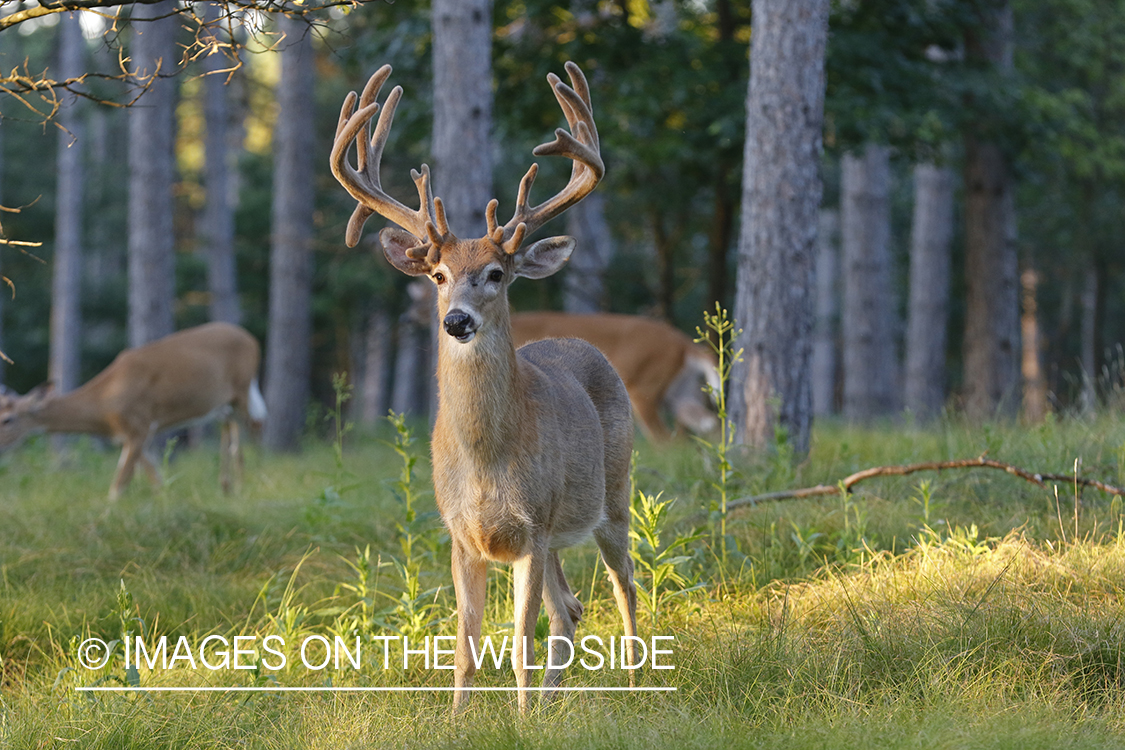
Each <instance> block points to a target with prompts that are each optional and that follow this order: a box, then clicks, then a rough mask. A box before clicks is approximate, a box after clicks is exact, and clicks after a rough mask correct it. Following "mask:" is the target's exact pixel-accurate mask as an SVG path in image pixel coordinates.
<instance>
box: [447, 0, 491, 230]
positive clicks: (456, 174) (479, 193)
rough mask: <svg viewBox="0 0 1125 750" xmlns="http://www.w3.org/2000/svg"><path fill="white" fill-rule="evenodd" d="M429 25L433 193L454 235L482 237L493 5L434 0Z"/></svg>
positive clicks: (486, 0)
mask: <svg viewBox="0 0 1125 750" xmlns="http://www.w3.org/2000/svg"><path fill="white" fill-rule="evenodd" d="M433 27H434V140H433V143H434V147H433V150H434V195H438V196H441V199H442V200H443V201H444V202H445V214H446V217H447V218H448V219H449V228H450V230H451V231H452V232H453V233H454V234H456V235H457V236H458V237H483V236H484V230H485V220H484V209H485V207H486V206H487V205H488V201H489V200H491V199H492V143H491V140H490V138H491V135H492V2H491V0H434V3H433ZM509 208H510V207H509ZM500 213H503V208H502V209H501V211H500Z"/></svg>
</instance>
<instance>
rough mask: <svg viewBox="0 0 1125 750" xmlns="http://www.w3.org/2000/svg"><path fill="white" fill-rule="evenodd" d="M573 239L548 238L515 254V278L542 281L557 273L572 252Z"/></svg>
mask: <svg viewBox="0 0 1125 750" xmlns="http://www.w3.org/2000/svg"><path fill="white" fill-rule="evenodd" d="M574 244H575V243H574V238H573V237H548V238H547V239H545V240H539V241H538V242H536V243H534V244H531V245H528V246H527V247H525V248H522V249H521V250H518V251H517V252H516V269H515V271H516V276H523V277H524V278H528V279H544V278H546V277H548V276H550V275H551V274H553V273H555V272H557V271H558V270H559V269H560V268H562V267H563V266H565V265H566V262H567V261H568V260H570V254H571V253H572V252H574Z"/></svg>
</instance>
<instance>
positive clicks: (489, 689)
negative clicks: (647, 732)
mask: <svg viewBox="0 0 1125 750" xmlns="http://www.w3.org/2000/svg"><path fill="white" fill-rule="evenodd" d="M75 690H77V691H78V692H80V693H204V692H223V693H444V692H452V691H454V690H465V691H468V692H474V693H489V692H491V693H546V692H559V693H611V692H621V693H674V692H676V690H678V688H674V687H525V688H521V687H470V688H456V687H300V686H292V687H285V686H281V685H278V686H276V687H250V686H241V687H240V686H230V687H222V686H220V687H79V688H75Z"/></svg>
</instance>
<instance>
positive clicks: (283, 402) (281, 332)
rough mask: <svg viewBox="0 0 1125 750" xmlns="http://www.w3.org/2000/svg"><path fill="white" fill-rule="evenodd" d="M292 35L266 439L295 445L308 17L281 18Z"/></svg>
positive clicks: (276, 190)
mask: <svg viewBox="0 0 1125 750" xmlns="http://www.w3.org/2000/svg"><path fill="white" fill-rule="evenodd" d="M278 26H279V27H280V29H281V31H282V32H283V33H284V34H285V39H284V41H283V42H282V52H281V81H280V83H279V84H278V90H277V100H278V109H279V111H278V118H277V127H276V128H275V130H274V176H273V218H272V227H273V231H272V237H271V247H270V311H269V340H268V342H267V347H266V392H265V397H266V408H267V409H268V410H269V417H268V419H267V420H266V427H265V430H264V432H263V434H262V442H263V443H264V444H265V445H266V446H267V447H269V448H273V449H275V450H292V449H294V448H296V446H297V439H298V437H299V436H300V434H301V430H302V429H303V428H304V426H305V408H306V404H307V402H308V398H309V376H310V371H311V360H310V357H311V354H310V344H309V338H310V334H311V328H312V312H311V304H310V298H311V296H312V290H311V286H312V260H313V259H312V234H313V157H314V155H315V154H316V153H317V152H316V149H315V143H314V138H313V135H314V124H315V123H314V108H313V100H314V91H313V84H314V80H315V67H314V60H313V48H312V35H311V34H310V33H309V30H308V28H307V27H306V25H305V23H304V22H303V21H301V20H300V19H289V18H281V19H279V21H278Z"/></svg>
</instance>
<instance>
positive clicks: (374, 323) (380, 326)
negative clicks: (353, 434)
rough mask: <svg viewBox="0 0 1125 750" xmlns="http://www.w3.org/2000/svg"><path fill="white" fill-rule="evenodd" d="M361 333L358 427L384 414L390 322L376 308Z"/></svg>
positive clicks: (380, 308)
mask: <svg viewBox="0 0 1125 750" xmlns="http://www.w3.org/2000/svg"><path fill="white" fill-rule="evenodd" d="M366 323H367V324H366V326H364V332H363V380H362V383H361V388H360V405H361V406H360V415H359V421H360V423H361V424H363V425H365V426H367V427H372V426H374V425H375V424H376V423H377V422H378V421H379V420H380V419H382V418H383V417H385V416H386V415H387V403H388V399H387V375H388V373H387V363H388V362H389V361H390V354H391V320H390V316H389V315H387V311H386V310H385V309H383V308H382V307H375V308H373V309H372V310H371V312H370V314H369V315H368V316H367V321H366Z"/></svg>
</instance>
